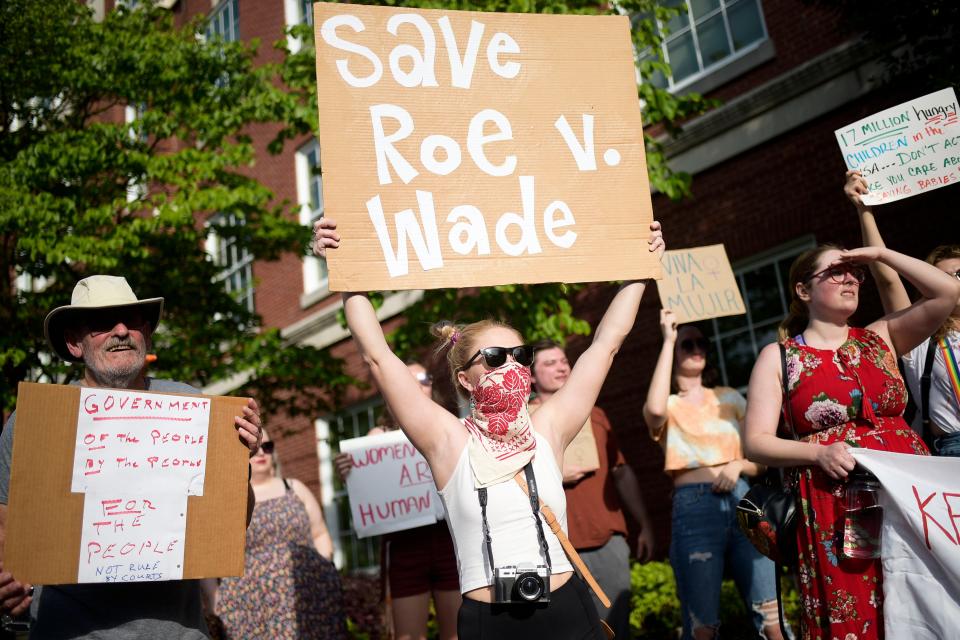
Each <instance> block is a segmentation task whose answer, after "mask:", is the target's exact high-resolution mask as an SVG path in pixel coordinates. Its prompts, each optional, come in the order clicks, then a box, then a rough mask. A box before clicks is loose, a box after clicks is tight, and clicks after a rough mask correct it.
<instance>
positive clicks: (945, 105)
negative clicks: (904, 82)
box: [835, 88, 960, 205]
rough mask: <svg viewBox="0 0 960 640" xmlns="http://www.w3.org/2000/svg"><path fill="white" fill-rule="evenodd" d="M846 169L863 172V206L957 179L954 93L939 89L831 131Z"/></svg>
mask: <svg viewBox="0 0 960 640" xmlns="http://www.w3.org/2000/svg"><path fill="white" fill-rule="evenodd" d="M835 133H836V136H837V142H838V143H840V150H841V151H842V152H843V160H844V162H846V164H847V169H856V170H857V171H859V172H860V173H862V174H863V177H864V178H865V179H866V180H867V184H868V186H869V187H870V193H869V194H867V195H865V196H863V202H864V203H865V204H868V205H877V204H885V203H887V202H894V201H895V200H902V199H903V198H907V197H910V196H914V195H917V194H918V193H925V192H927V191H932V190H934V189H939V188H940V187H944V186H946V185H948V184H955V183H956V182H958V181H960V127H958V126H957V94H956V93H955V92H954V90H953V89H952V88H951V89H943V90H941V91H937V92H936V93H931V94H929V95H925V96H923V97H922V98H917V99H916V100H911V101H910V102H904V103H903V104H900V105H897V106H896V107H892V108H890V109H886V110H884V111H881V112H880V113H877V114H874V115H872V116H870V117H869V118H864V119H863V120H858V121H856V122H854V123H853V124H850V125H847V126H846V127H843V128H842V129H837V130H836V132H835Z"/></svg>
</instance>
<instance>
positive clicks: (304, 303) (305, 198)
mask: <svg viewBox="0 0 960 640" xmlns="http://www.w3.org/2000/svg"><path fill="white" fill-rule="evenodd" d="M314 150H316V151H317V153H318V154H319V153H320V144H319V143H318V142H317V141H316V140H311V141H310V142H308V143H307V144H305V145H303V146H302V147H300V148H299V149H297V152H296V154H295V157H294V171H295V174H296V180H297V201H298V202H300V224H302V225H304V226H307V225H309V224H310V221H311V219H312V218H313V213H314V212H313V210H312V209H311V208H310V178H311V177H312V176H311V175H310V165H309V163H308V162H307V154H308V153H309V152H310V151H314ZM318 157H319V156H318ZM322 210H323V205H322V204H321V211H322ZM302 263H303V265H302V269H303V293H302V294H301V296H300V307H301V308H302V309H306V308H307V307H309V306H311V305H313V304H315V303H316V302H318V301H320V300H322V299H324V298H326V297H327V296H328V295H330V287H329V283H330V281H329V279H328V278H324V279H322V280H321V279H320V277H319V276H318V275H317V273H318V272H319V266H320V259H319V258H315V257H313V256H304V257H303V261H302Z"/></svg>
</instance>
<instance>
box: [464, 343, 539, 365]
mask: <svg viewBox="0 0 960 640" xmlns="http://www.w3.org/2000/svg"><path fill="white" fill-rule="evenodd" d="M508 355H512V356H513V359H514V360H516V361H517V364H519V365H522V366H524V367H529V366H530V365H531V364H533V347H532V346H530V345H529V344H522V345H520V346H519V347H510V348H507V347H487V348H486V349H480V350H479V351H477V352H476V353H475V354H473V357H472V358H470V359H469V360H467V364H465V365H463V366H462V367H460V371H466V370H467V369H469V368H470V367H471V366H472V365H473V363H474V362H476V360H477V358H479V357H480V356H483V361H484V362H485V363H486V365H487V367H488V368H490V369H496V368H497V367H499V366H501V365H503V363H504V362H506V361H507V356H508Z"/></svg>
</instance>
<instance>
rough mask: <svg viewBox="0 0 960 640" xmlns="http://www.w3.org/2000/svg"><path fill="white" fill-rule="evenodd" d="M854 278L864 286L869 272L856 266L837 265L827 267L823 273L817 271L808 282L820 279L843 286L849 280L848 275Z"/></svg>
mask: <svg viewBox="0 0 960 640" xmlns="http://www.w3.org/2000/svg"><path fill="white" fill-rule="evenodd" d="M848 273H849V274H850V275H852V276H853V278H854V280H856V281H857V284H863V281H864V280H866V279H867V271H866V269H864V268H863V267H861V266H859V265H856V264H835V265H833V266H830V267H827V268H826V269H824V270H823V271H817V272H816V273H815V274H813V275H812V276H810V277H809V278H807V281H808V282H809V281H810V280H813V279H814V278H819V279H820V280H830V282H832V283H834V284H843V282H844V281H845V280H846V279H847V274H848Z"/></svg>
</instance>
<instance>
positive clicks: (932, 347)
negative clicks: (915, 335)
mask: <svg viewBox="0 0 960 640" xmlns="http://www.w3.org/2000/svg"><path fill="white" fill-rule="evenodd" d="M936 353H937V343H936V341H935V340H934V339H933V338H930V340H929V341H928V342H927V355H926V357H925V358H924V361H923V375H921V376H920V418H921V419H922V420H923V433H924V434H927V433H929V432H930V377H931V375H932V374H933V356H934V355H936Z"/></svg>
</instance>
